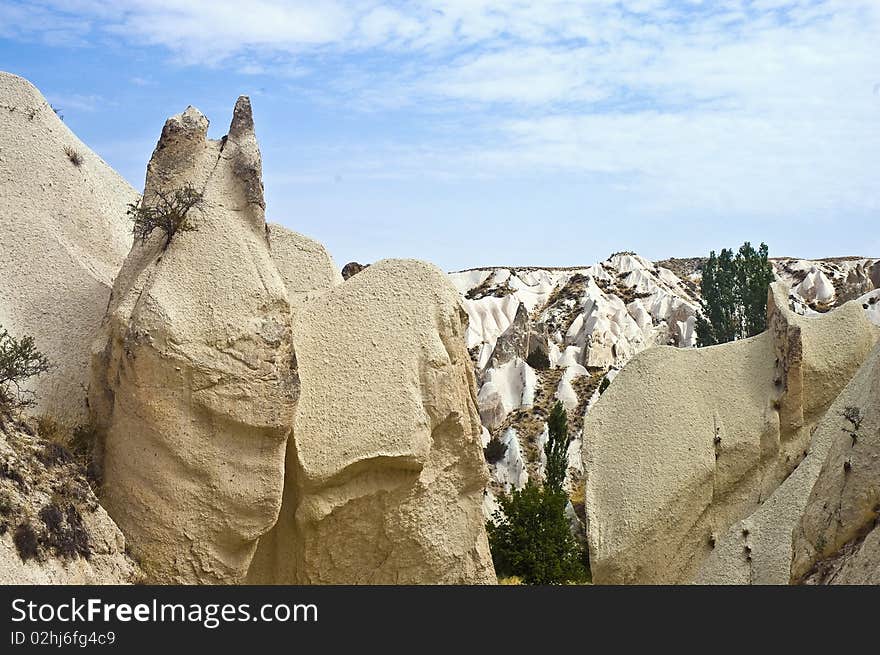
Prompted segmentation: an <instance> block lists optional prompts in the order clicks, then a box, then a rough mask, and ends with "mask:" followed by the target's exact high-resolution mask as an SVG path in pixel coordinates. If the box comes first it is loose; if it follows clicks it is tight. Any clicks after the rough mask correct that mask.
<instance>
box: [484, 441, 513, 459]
mask: <svg viewBox="0 0 880 655" xmlns="http://www.w3.org/2000/svg"><path fill="white" fill-rule="evenodd" d="M506 453H507V444H505V443H501V439H499V438H498V437H492V438H491V439H489V443H488V445H487V446H486V447H485V448H483V455H485V457H486V461H487V462H489V464H497V463H498V462H500V461H501V460H502V459H503V458H504V455H505V454H506Z"/></svg>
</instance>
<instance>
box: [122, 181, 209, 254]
mask: <svg viewBox="0 0 880 655" xmlns="http://www.w3.org/2000/svg"><path fill="white" fill-rule="evenodd" d="M202 199H203V198H202V194H201V193H199V192H198V191H196V189H194V188H193V187H191V186H189V185H187V186H185V187H182V188H180V189H174V190H172V191H167V192H166V191H157V192H156V193H155V197H154V199H153V201H152V202H151V203H148V202H146V200H145V198H141V199H140V200H139V201H138V202H133V203H131V204H130V205H129V206H128V216H129V218H131V220H132V221H134V225H133V227H132V233H133V234H134V238H135V239H139V240H140V242H141V243H144V242H146V240H147V239H148V238H149V237H150V235H151V234H152V233H153V230H156V229H159V230H162V232H163V233H164V234H165V247H166V248H167V247H168V244H169V243H171V239H173V238H174V235H175V234H177V233H178V232H188V231H191V230H194V229H195V228H194V227H193V226H192V224H191V223H190V221H189V220H188V214H189V211H190V210H191V209H193V208H194V207H198V206H199V205H200V204H201V203H202Z"/></svg>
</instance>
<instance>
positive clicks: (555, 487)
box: [544, 401, 568, 491]
mask: <svg viewBox="0 0 880 655" xmlns="http://www.w3.org/2000/svg"><path fill="white" fill-rule="evenodd" d="M547 431H548V433H549V437H548V439H547V443H546V444H544V455H545V456H546V459H547V463H546V465H545V467H544V471H545V473H544V487H545V488H546V489H547V490H549V491H562V485H563V484H564V483H565V473H566V471H567V470H568V416H567V415H566V413H565V407H563V406H562V403H561V402H559V401H556V404H555V405H554V406H553V409H552V410H550V417H549V418H548V419H547Z"/></svg>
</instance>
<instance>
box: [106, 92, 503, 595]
mask: <svg viewBox="0 0 880 655" xmlns="http://www.w3.org/2000/svg"><path fill="white" fill-rule="evenodd" d="M207 127H208V122H207V119H205V117H204V116H202V115H201V114H200V113H199V112H198V111H196V110H195V109H192V108H189V109H187V110H186V111H185V112H184V113H182V114H180V115H178V116H175V117H173V118H171V119H169V120H168V122H167V123H166V125H165V128H164V130H163V132H162V137H161V139H160V140H159V144H158V145H157V147H156V150H155V152H154V154H153V158H152V160H151V162H150V165H149V168H148V171H147V182H146V189H145V192H144V202H145V203H150V202H152V201H153V200H154V199H155V198H157V197H158V195H159V194H160V193H166V194H167V193H168V192H171V191H173V190H174V189H180V188H185V187H192V188H194V189H196V190H197V191H199V192H200V193H201V194H202V200H201V202H200V203H199V204H198V205H197V206H196V207H194V208H193V209H192V210H190V211H191V212H192V214H191V215H187V220H191V222H192V224H193V225H192V227H193V228H194V229H192V230H191V231H182V232H178V233H177V234H176V235H175V236H174V237H173V238H172V239H171V240H170V241H168V240H167V239H166V238H165V235H163V234H161V233H159V231H158V230H156V231H155V232H154V233H153V234H152V235H150V237H149V239H147V240H146V241H145V242H144V243H140V242H138V243H136V244H135V246H134V247H133V249H132V251H131V253H130V254H129V256H128V258H127V259H126V261H125V264H124V265H123V268H122V270H121V272H120V274H119V276H118V278H117V281H116V284H115V286H114V289H113V294H112V297H111V300H110V307H109V310H108V313H107V316H106V318H105V321H104V324H103V326H102V336H101V337H100V338H99V339H98V340H97V341H96V347H95V354H94V357H93V374H92V387H91V392H90V400H91V407H92V409H93V411H94V414H95V418H96V423H97V425H98V430H99V433H100V434H102V435H104V441H103V443H104V448H103V460H102V461H103V474H104V489H105V499H104V500H105V505H106V507H107V508H108V511H109V512H110V514H111V515H112V516H113V517H114V518H115V519H116V520H117V522H118V523H119V525H120V526H121V527H122V529H123V530H124V531H125V533H126V535H127V537H128V538H129V540H130V542H131V545H132V549H133V551H134V552H135V554H136V555H137V556H138V558H139V560H140V561H141V564H142V566H143V569H144V571H145V573H146V574H147V576H148V579H150V580H151V581H155V582H180V583H237V582H240V581H242V580H244V579H245V577H246V575H247V579H248V580H251V581H259V582H265V583H291V582H298V583H360V582H374V583H390V582H409V583H477V582H494V580H495V576H494V570H493V568H492V560H491V557H490V555H489V551H488V543H487V540H486V534H485V528H484V523H483V517H482V510H481V506H482V498H483V489H484V488H485V484H486V480H487V471H486V466H485V462H484V460H483V453H482V442H481V436H480V433H481V430H480V424H479V419H478V415H477V411H476V401H475V392H474V384H473V374H472V372H471V369H470V360H469V358H468V356H467V351H466V350H465V347H464V338H463V335H464V330H465V321H466V316H465V315H464V313H463V312H462V311H461V310H460V307H459V303H458V298H457V295H456V293H455V290H454V289H453V288H452V286H451V285H450V284H449V282H448V280H447V279H446V277H445V275H444V274H443V273H442V272H440V271H439V270H438V269H436V268H435V267H433V266H429V265H426V264H422V263H419V262H412V261H384V262H379V263H378V264H375V265H372V266H370V267H369V268H364V269H363V270H362V271H361V272H360V273H359V274H358V275H357V276H355V277H353V278H352V279H350V280H348V281H347V282H345V284H342V278H341V276H340V274H339V273H338V271H337V270H336V269H335V267H334V265H333V262H332V260H331V259H330V257H329V256H328V255H327V252H326V251H325V250H324V248H323V247H322V246H320V245H319V244H317V243H315V242H314V241H311V240H310V239H307V238H306V237H303V236H301V235H299V234H296V233H293V232H290V231H289V230H286V229H284V228H282V227H280V226H267V225H266V224H265V220H264V203H263V196H262V185H261V181H260V157H259V151H258V149H257V144H256V140H255V137H254V133H253V123H252V118H251V113H250V105H249V103H248V101H247V99H246V98H241V99H239V102H238V103H237V105H236V109H235V116H234V118H233V121H232V126H231V128H230V132H229V135H228V136H227V137H225V138H224V139H222V140H220V141H210V140H207V138H206V134H207ZM147 206H149V205H147ZM291 429H292V431H291ZM288 437H289V438H288ZM285 460H286V461H285ZM282 492H283V503H282ZM279 511H280V516H279ZM276 520H277V524H276Z"/></svg>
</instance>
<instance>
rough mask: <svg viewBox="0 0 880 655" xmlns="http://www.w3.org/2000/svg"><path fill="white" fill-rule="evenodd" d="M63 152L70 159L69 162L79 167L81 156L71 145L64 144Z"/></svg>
mask: <svg viewBox="0 0 880 655" xmlns="http://www.w3.org/2000/svg"><path fill="white" fill-rule="evenodd" d="M64 154H65V155H67V158H68V159H69V160H70V163H71V164H73V165H74V166H76V167H77V168H79V167H80V166H82V164H83V161H84V159H83V156H82V155H81V154H79V152H78V151H77V150H76V149H75V148H74V147H73V146H64Z"/></svg>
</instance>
